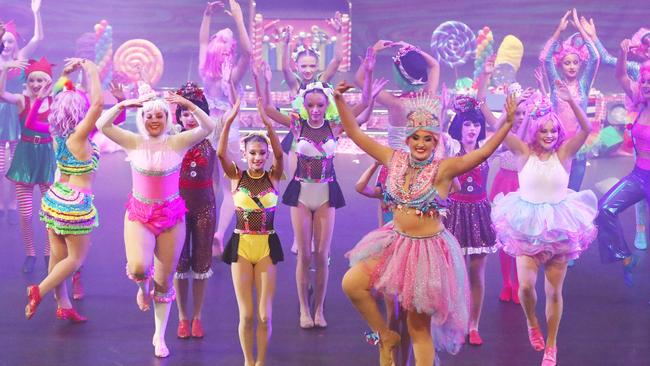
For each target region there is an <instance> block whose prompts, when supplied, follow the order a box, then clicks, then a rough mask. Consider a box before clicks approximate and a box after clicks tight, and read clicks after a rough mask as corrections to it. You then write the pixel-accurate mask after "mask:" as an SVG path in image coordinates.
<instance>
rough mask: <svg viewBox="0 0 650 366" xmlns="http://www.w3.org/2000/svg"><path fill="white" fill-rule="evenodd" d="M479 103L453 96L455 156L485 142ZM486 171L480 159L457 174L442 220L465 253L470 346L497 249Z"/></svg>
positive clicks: (476, 340)
mask: <svg viewBox="0 0 650 366" xmlns="http://www.w3.org/2000/svg"><path fill="white" fill-rule="evenodd" d="M478 106H479V102H478V101H477V100H476V99H474V98H472V97H469V96H462V95H459V96H456V98H455V99H454V103H453V107H454V111H455V112H456V115H455V116H454V118H453V120H452V122H451V125H450V126H449V135H450V136H451V137H452V138H453V139H454V140H456V141H458V142H459V143H460V151H459V152H458V153H457V154H456V156H463V155H466V154H468V153H470V152H472V151H474V150H476V149H478V148H479V146H480V145H481V144H482V143H484V142H485V134H486V132H485V118H484V117H483V113H481V111H480V110H479V109H478ZM488 172H489V166H488V164H487V162H482V163H481V164H479V165H478V166H476V167H474V168H473V169H471V170H469V171H467V172H465V173H463V174H461V175H459V176H458V181H459V183H460V190H459V191H456V192H453V193H450V194H449V201H450V203H451V206H450V208H449V215H447V217H445V218H444V220H443V222H444V224H445V227H446V228H447V229H448V230H449V232H450V233H451V234H452V235H453V236H454V237H456V239H457V240H458V242H459V243H460V247H461V248H462V250H463V255H465V256H466V261H467V269H468V274H469V288H470V316H469V344H470V345H473V346H480V345H481V344H483V339H482V338H481V335H480V334H479V331H478V326H479V321H480V319H481V309H482V307H483V297H484V295H485V263H486V259H487V257H486V255H487V254H489V253H495V252H496V251H497V247H496V234H495V233H494V229H493V228H492V221H491V220H490V201H488V198H487V177H488Z"/></svg>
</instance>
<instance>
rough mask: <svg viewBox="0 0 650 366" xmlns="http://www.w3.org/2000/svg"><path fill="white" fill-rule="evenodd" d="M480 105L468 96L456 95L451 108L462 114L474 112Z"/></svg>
mask: <svg viewBox="0 0 650 366" xmlns="http://www.w3.org/2000/svg"><path fill="white" fill-rule="evenodd" d="M480 105H481V103H480V102H479V101H478V100H476V99H475V98H473V97H472V96H470V95H465V94H461V95H456V98H454V103H453V108H454V110H455V111H456V113H464V112H469V111H472V110H476V109H478V108H479V107H480Z"/></svg>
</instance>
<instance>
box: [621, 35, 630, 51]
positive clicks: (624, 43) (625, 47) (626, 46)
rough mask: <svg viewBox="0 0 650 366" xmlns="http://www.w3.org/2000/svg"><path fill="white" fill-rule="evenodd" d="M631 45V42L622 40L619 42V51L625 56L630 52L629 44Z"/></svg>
mask: <svg viewBox="0 0 650 366" xmlns="http://www.w3.org/2000/svg"><path fill="white" fill-rule="evenodd" d="M631 43H632V41H630V40H629V39H627V38H626V39H624V40H623V41H621V51H623V53H625V54H627V53H628V52H630V44H631Z"/></svg>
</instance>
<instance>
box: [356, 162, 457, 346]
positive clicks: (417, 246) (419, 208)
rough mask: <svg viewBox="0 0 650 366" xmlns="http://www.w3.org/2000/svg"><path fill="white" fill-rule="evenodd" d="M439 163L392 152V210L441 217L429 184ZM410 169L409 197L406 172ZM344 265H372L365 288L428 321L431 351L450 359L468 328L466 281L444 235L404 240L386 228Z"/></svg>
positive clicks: (443, 204) (443, 203)
mask: <svg viewBox="0 0 650 366" xmlns="http://www.w3.org/2000/svg"><path fill="white" fill-rule="evenodd" d="M439 164H440V161H439V160H432V161H427V162H425V164H424V165H422V164H418V163H415V164H414V163H412V162H411V161H410V156H409V153H406V152H402V151H395V152H394V153H393V157H392V158H391V161H390V164H389V167H388V180H387V183H386V192H385V194H384V196H385V200H386V201H387V203H388V204H389V205H390V206H391V208H392V209H403V208H411V209H414V210H415V213H416V214H421V215H431V216H434V215H445V213H446V210H447V206H448V202H447V200H444V199H442V198H441V197H440V196H439V195H438V192H437V191H436V189H435V188H434V187H432V185H431V182H433V181H434V180H435V176H436V174H437V171H438V166H439ZM409 167H410V168H411V169H416V173H415V174H416V175H415V177H414V178H413V180H412V185H411V188H410V189H409V191H405V190H404V185H405V179H406V175H407V170H408V169H409ZM346 256H347V257H348V258H349V260H350V265H351V266H352V265H355V264H357V263H359V262H361V261H364V260H367V259H375V260H377V261H378V264H377V266H376V268H375V270H374V272H373V273H372V274H371V282H370V285H371V286H372V288H374V289H375V290H377V291H378V292H380V293H382V294H383V295H384V296H391V297H393V296H396V297H397V299H398V300H399V303H400V305H401V307H402V308H404V309H406V310H408V311H416V312H419V313H425V314H428V315H431V324H432V334H433V337H434V341H435V345H436V347H438V348H441V349H445V350H447V351H448V352H451V353H456V352H457V351H458V350H459V348H460V346H461V345H462V344H463V343H464V339H465V334H466V332H467V324H468V317H469V314H468V303H467V296H468V295H467V279H466V269H465V262H464V261H463V253H462V251H461V249H460V246H459V244H458V241H457V240H456V238H454V236H453V235H452V234H451V233H450V232H449V231H447V230H443V231H441V232H439V233H436V234H434V235H432V236H429V237H417V238H416V237H410V236H408V235H405V234H403V233H400V232H398V231H396V230H395V229H394V227H393V224H392V223H388V224H386V225H384V226H383V227H381V228H379V229H376V230H374V231H372V232H370V233H369V234H368V235H366V236H365V237H364V238H363V239H361V241H360V242H359V243H358V244H357V245H356V246H355V247H354V248H353V249H352V250H351V251H350V252H348V253H347V254H346Z"/></svg>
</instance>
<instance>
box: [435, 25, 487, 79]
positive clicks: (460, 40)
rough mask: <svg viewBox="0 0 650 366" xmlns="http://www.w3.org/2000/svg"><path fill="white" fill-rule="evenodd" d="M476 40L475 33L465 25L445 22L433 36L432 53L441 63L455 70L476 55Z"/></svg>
mask: <svg viewBox="0 0 650 366" xmlns="http://www.w3.org/2000/svg"><path fill="white" fill-rule="evenodd" d="M475 40H476V37H475V36H474V32H472V30H471V29H470V28H469V27H468V26H467V25H466V24H465V23H461V22H457V21H453V20H452V21H448V22H444V23H442V24H440V25H439V26H438V28H436V30H434V31H433V34H432V35H431V52H432V53H433V56H434V57H436V58H437V59H438V60H439V61H443V62H444V63H446V64H447V65H449V67H451V68H455V67H456V66H460V65H463V64H465V62H467V60H468V59H469V58H470V57H471V56H472V55H473V54H474V48H475V46H476V43H475Z"/></svg>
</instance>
